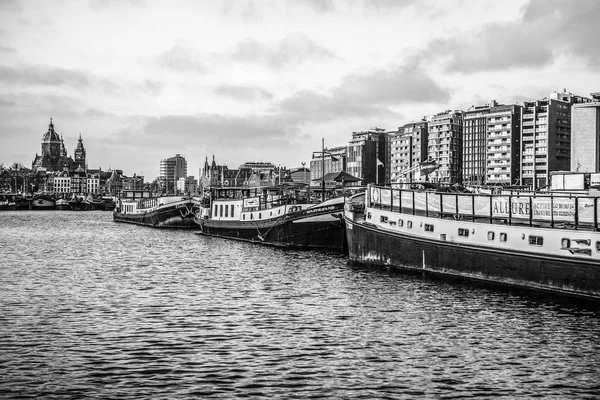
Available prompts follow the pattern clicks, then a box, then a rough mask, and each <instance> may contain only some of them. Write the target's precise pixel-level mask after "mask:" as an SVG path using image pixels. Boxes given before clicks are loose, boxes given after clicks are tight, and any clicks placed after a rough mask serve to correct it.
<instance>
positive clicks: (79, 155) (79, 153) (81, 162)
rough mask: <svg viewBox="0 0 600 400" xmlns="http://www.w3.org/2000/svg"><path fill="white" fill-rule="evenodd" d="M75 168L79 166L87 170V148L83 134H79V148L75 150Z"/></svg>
mask: <svg viewBox="0 0 600 400" xmlns="http://www.w3.org/2000/svg"><path fill="white" fill-rule="evenodd" d="M74 156H75V167H77V166H79V167H81V168H83V169H87V164H86V162H85V148H84V147H83V141H82V140H81V133H79V140H78V141H77V148H76V149H75V153H74Z"/></svg>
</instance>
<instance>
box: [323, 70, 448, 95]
mask: <svg viewBox="0 0 600 400" xmlns="http://www.w3.org/2000/svg"><path fill="white" fill-rule="evenodd" d="M334 97H336V99H344V98H346V99H352V101H359V102H361V103H367V104H369V103H378V104H381V103H383V104H407V103H429V102H431V103H437V102H446V101H448V100H449V99H450V94H449V92H448V91H447V90H446V89H444V88H442V87H441V86H440V85H439V84H438V83H436V82H435V81H434V80H433V79H432V78H431V77H430V76H429V75H428V74H427V73H425V71H424V70H423V69H422V68H421V67H419V66H417V65H408V66H401V67H397V68H395V69H389V70H387V69H386V70H384V69H380V70H374V71H372V72H369V73H363V74H355V75H351V76H348V77H346V78H345V79H344V80H343V81H342V84H341V85H340V86H339V87H338V88H336V89H335V90H334Z"/></svg>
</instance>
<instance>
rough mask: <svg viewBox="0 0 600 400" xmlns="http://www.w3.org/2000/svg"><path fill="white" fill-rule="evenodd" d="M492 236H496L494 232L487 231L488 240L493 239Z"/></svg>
mask: <svg viewBox="0 0 600 400" xmlns="http://www.w3.org/2000/svg"><path fill="white" fill-rule="evenodd" d="M494 236H496V234H495V233H494V232H492V231H489V232H488V240H494Z"/></svg>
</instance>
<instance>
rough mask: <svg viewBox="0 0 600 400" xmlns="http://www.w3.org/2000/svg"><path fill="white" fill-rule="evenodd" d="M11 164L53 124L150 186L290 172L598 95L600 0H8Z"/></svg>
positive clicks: (0, 41) (25, 156)
mask: <svg viewBox="0 0 600 400" xmlns="http://www.w3.org/2000/svg"><path fill="white" fill-rule="evenodd" d="M0 11H1V13H0V15H1V16H0V21H2V25H3V26H2V28H0V88H1V89H2V91H3V93H4V96H3V98H2V99H0V118H2V121H3V123H4V129H3V133H2V134H0V161H2V162H4V164H5V166H10V165H12V163H14V162H20V163H23V164H24V165H25V166H27V167H30V166H31V162H32V161H33V159H34V156H35V153H36V152H37V153H39V152H40V147H39V143H40V139H41V138H42V136H43V135H44V133H45V132H46V130H47V126H48V122H49V120H50V118H53V120H54V124H55V127H56V130H57V132H58V133H59V134H62V135H63V136H64V139H65V145H66V146H67V150H68V152H69V153H72V152H73V150H74V148H75V145H76V143H77V138H78V137H79V134H80V133H81V136H82V139H83V142H84V144H85V147H86V149H87V151H88V153H87V159H88V166H89V167H90V168H99V167H102V168H103V169H108V168H110V167H112V168H115V169H121V170H123V171H125V173H126V174H128V175H133V174H134V173H137V174H138V175H144V176H145V177H146V180H149V181H150V180H152V179H153V178H155V177H156V176H158V175H159V165H160V160H163V159H166V158H169V157H171V156H173V155H174V154H181V155H182V156H184V157H185V158H186V160H187V162H188V166H189V168H188V172H189V174H190V175H194V176H196V177H197V175H198V170H199V169H200V168H201V167H202V165H203V164H204V160H205V157H207V156H208V157H209V158H210V157H211V156H212V155H213V154H214V155H215V156H216V158H217V161H218V163H219V164H226V165H228V166H229V167H230V168H237V166H238V165H239V164H242V163H244V162H246V161H269V162H272V163H273V164H275V165H278V164H281V165H286V166H287V167H289V168H295V167H300V166H301V163H302V162H309V161H310V158H311V154H312V153H313V151H315V150H317V149H319V148H320V145H321V138H323V137H324V138H325V145H326V146H327V147H335V146H341V145H346V144H347V143H348V141H349V140H350V138H351V133H352V132H353V131H360V130H366V129H369V128H371V127H374V126H379V127H383V128H386V129H387V130H394V129H397V127H398V126H401V125H403V124H405V123H409V122H413V121H418V120H419V119H420V118H422V117H423V116H425V115H431V114H435V113H438V112H440V111H443V110H447V109H463V110H464V109H467V108H469V107H470V106H471V105H479V104H484V103H488V102H489V101H490V100H492V99H494V100H498V102H500V103H505V104H509V103H514V102H523V101H528V100H535V99H539V98H543V97H545V96H548V93H550V92H552V91H562V90H563V89H566V90H567V91H569V92H572V93H574V94H578V95H582V96H588V95H589V93H590V92H592V91H597V90H598V84H599V83H600V72H599V71H598V70H597V68H594V66H595V65H598V62H599V61H600V48H598V47H597V46H596V45H595V44H594V41H595V35H594V33H595V25H596V23H595V21H597V20H599V19H600V3H598V2H596V1H593V0H592V1H586V0H582V1H578V2H575V3H569V4H565V3H564V2H558V1H540V0H533V1H516V0H514V1H507V2H502V3H501V4H488V3H483V2H476V1H456V2H444V3H443V4H437V3H435V2H416V1H410V0H407V1H396V2H392V1H384V0H380V1H370V2H366V1H365V2H362V1H346V2H341V1H340V2H336V1H307V2H268V1H266V2H258V1H256V2H252V1H251V2H244V3H240V2H230V1H224V2H217V3H213V4H196V3H195V2H187V1H180V2H177V3H174V5H173V4H170V5H169V6H167V5H166V3H162V2H152V1H147V2H146V1H129V2H96V1H91V2H81V3H80V2H68V1H67V2H64V3H50V2H34V1H30V2H28V1H3V2H1V3H0Z"/></svg>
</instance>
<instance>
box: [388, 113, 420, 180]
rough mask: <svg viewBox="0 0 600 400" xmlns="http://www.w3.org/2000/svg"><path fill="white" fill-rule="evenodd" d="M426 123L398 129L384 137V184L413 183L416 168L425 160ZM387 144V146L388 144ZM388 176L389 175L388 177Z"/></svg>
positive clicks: (413, 123)
mask: <svg viewBox="0 0 600 400" xmlns="http://www.w3.org/2000/svg"><path fill="white" fill-rule="evenodd" d="M427 129H428V123H427V121H425V120H422V121H419V122H411V123H408V124H405V125H404V126H400V127H398V130H397V131H395V132H389V133H388V134H387V136H386V157H388V158H389V161H388V162H387V163H386V166H387V168H386V182H391V183H398V182H402V181H405V180H408V181H413V180H415V179H416V178H417V177H418V170H416V169H414V168H416V167H417V166H418V165H419V164H420V163H421V162H422V161H425V160H426V159H427V138H428V131H427ZM388 143H389V144H388ZM388 174H389V175H388Z"/></svg>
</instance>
